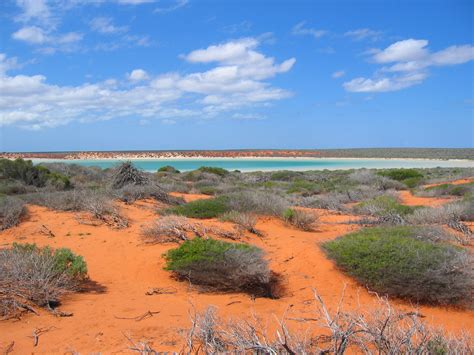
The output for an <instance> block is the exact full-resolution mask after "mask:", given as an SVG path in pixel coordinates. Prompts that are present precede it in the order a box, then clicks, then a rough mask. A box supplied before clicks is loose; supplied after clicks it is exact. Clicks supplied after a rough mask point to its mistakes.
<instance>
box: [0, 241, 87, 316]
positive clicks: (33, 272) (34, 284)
mask: <svg viewBox="0 0 474 355" xmlns="http://www.w3.org/2000/svg"><path fill="white" fill-rule="evenodd" d="M86 277H87V266H86V264H85V262H84V260H83V259H82V257H81V256H77V255H75V254H74V253H72V252H71V251H70V250H69V249H58V250H55V251H53V250H52V249H51V248H49V247H45V248H39V247H37V246H36V245H35V244H13V247H12V248H11V249H2V250H0V316H2V317H7V318H8V317H17V316H18V315H19V314H20V313H22V312H23V311H25V310H30V309H31V304H33V305H37V306H40V307H49V308H50V307H54V306H55V305H56V304H57V303H58V302H59V299H60V297H61V296H62V295H63V294H64V293H66V292H68V291H72V290H74V289H76V287H77V286H78V284H79V282H81V281H82V280H84V279H85V278H86Z"/></svg>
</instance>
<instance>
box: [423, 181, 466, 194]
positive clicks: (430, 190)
mask: <svg viewBox="0 0 474 355" xmlns="http://www.w3.org/2000/svg"><path fill="white" fill-rule="evenodd" d="M473 191H474V182H471V183H467V184H459V185H454V184H442V185H436V186H430V187H427V188H425V189H424V190H422V191H420V194H421V195H423V196H431V197H433V196H465V195H467V194H470V193H472V192H473Z"/></svg>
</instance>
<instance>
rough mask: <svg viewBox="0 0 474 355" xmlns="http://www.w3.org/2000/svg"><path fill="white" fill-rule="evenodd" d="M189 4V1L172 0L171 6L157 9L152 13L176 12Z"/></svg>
mask: <svg viewBox="0 0 474 355" xmlns="http://www.w3.org/2000/svg"><path fill="white" fill-rule="evenodd" d="M188 3H189V0H174V1H173V2H172V3H171V5H169V6H166V7H157V8H156V9H155V11H154V12H158V13H164V12H171V11H175V10H178V9H180V8H182V7H184V6H186V5H187V4H188Z"/></svg>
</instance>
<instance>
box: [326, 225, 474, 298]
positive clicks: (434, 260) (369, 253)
mask: <svg viewBox="0 0 474 355" xmlns="http://www.w3.org/2000/svg"><path fill="white" fill-rule="evenodd" d="M417 234H418V229H417V228H415V227H408V226H403V227H400V226H398V227H384V228H366V229H363V230H361V231H359V232H355V233H352V234H349V235H346V236H343V237H339V238H337V239H335V240H333V241H329V242H326V243H324V244H323V248H324V250H325V251H326V253H327V254H328V256H329V257H330V258H331V259H333V260H335V262H336V264H337V265H338V266H339V267H340V268H341V269H343V270H344V271H346V272H347V273H349V274H350V275H352V276H354V277H355V278H356V279H357V280H358V281H359V282H361V283H362V284H364V285H365V286H367V287H369V288H370V289H372V290H373V291H375V292H378V293H380V294H383V295H385V294H386V295H391V296H395V297H400V298H407V299H410V300H413V301H415V302H423V303H431V304H441V305H448V304H455V305H467V306H472V304H470V302H472V292H473V291H474V277H473V276H474V273H473V271H474V270H473V259H472V256H471V255H470V254H469V253H468V252H467V251H465V250H463V249H461V248H458V247H454V246H451V245H449V244H441V243H433V242H430V241H426V240H421V239H417V238H416V236H417Z"/></svg>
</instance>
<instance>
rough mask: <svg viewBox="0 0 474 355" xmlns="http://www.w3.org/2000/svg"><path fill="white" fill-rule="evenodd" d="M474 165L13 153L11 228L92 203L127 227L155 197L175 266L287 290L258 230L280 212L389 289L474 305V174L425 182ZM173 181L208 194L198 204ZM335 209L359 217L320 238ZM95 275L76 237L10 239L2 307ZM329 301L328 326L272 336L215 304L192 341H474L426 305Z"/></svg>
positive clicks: (36, 303) (226, 347) (0, 164)
mask: <svg viewBox="0 0 474 355" xmlns="http://www.w3.org/2000/svg"><path fill="white" fill-rule="evenodd" d="M473 176H474V171H473V170H472V169H448V168H436V169H390V170H368V169H361V170H355V171H308V172H296V171H278V172H253V173H241V172H238V171H232V172H231V171H226V170H224V169H221V168H213V167H202V168H200V169H198V170H195V171H191V172H181V173H179V171H177V170H176V169H174V168H172V167H164V168H161V169H159V171H157V172H155V173H147V172H143V171H140V170H139V169H136V168H135V167H134V166H133V165H132V164H131V163H129V162H126V163H123V164H122V165H120V166H117V167H115V168H114V169H106V170H101V169H96V168H86V167H81V166H78V165H67V164H59V163H54V164H42V165H38V166H34V165H32V164H31V162H26V161H22V160H15V161H8V160H5V159H3V160H0V230H7V229H9V228H14V227H15V226H17V225H18V224H20V223H21V222H22V220H24V219H26V218H27V216H28V205H39V206H44V207H47V208H49V209H53V210H60V211H73V212H81V214H80V215H81V217H80V218H86V217H84V215H87V216H89V218H91V219H92V220H94V221H96V222H97V223H103V224H105V225H107V226H110V227H112V228H120V229H125V228H127V227H128V226H129V221H128V218H127V217H126V216H125V215H124V213H123V206H124V205H126V204H133V203H135V202H137V201H140V200H145V199H146V200H149V201H152V202H153V204H151V206H153V207H152V208H153V213H156V218H155V219H154V220H153V221H151V222H149V223H147V224H144V225H142V226H141V232H139V233H140V234H141V235H140V237H141V238H142V240H143V241H144V242H145V243H146V244H147V247H149V248H152V247H153V246H151V245H148V244H157V243H160V244H161V243H169V249H167V250H168V251H167V252H166V253H165V254H164V255H162V257H163V260H164V263H165V270H166V271H168V272H169V275H170V276H172V277H173V278H174V279H176V280H178V281H185V282H186V283H187V284H189V285H191V286H192V287H193V289H197V290H198V291H200V292H213V293H229V292H244V293H246V294H249V295H250V296H251V297H267V298H270V299H271V298H278V297H280V296H282V295H284V289H283V288H282V287H281V284H282V280H284V278H285V275H277V274H275V273H273V272H272V270H271V269H270V267H269V258H268V256H267V255H266V254H265V252H264V248H258V247H256V246H255V244H257V243H255V241H256V240H257V239H255V238H258V240H259V241H265V238H266V235H265V233H262V232H261V231H260V230H259V228H260V225H259V223H262V221H266V220H271V221H277V223H279V224H280V225H281V226H282V228H283V227H284V228H291V229H293V230H296V229H298V230H300V231H301V232H298V233H300V235H312V234H310V233H314V236H315V238H314V244H313V245H312V246H311V245H308V248H322V250H323V251H324V252H325V253H326V255H327V257H328V258H330V259H331V260H333V261H334V263H335V265H337V267H338V269H339V270H340V271H341V272H344V273H347V274H348V275H350V276H352V277H353V278H354V279H355V280H357V282H358V283H359V284H361V285H362V286H364V287H367V288H368V289H369V290H370V291H373V292H376V293H377V294H378V295H379V296H380V297H386V296H387V297H392V298H400V299H403V300H407V301H409V302H412V303H414V304H430V305H442V306H451V305H453V306H456V307H460V308H462V309H465V308H467V309H472V307H473V304H472V299H473V292H474V259H473V256H472V251H471V249H469V248H467V246H472V230H471V225H472V224H470V223H471V222H473V221H474V207H473V206H474V193H473V192H474V184H473V183H472V182H469V181H467V182H465V183H461V184H456V185H455V184H452V183H449V182H448V183H443V184H440V185H436V186H428V187H426V186H425V185H427V184H430V183H436V182H445V181H450V180H455V179H462V178H466V177H473ZM401 191H409V192H410V193H411V195H410V196H415V197H420V198H422V197H428V198H442V199H445V200H443V201H442V202H443V203H442V204H439V205H438V206H436V207H428V206H421V205H420V206H416V205H407V204H406V203H405V202H404V201H403V199H402V198H401V195H400V192H401ZM171 192H184V193H194V194H205V195H208V196H207V197H208V198H206V199H197V200H195V201H192V202H187V203H185V201H184V200H183V199H182V198H179V197H175V196H176V195H174V196H173V195H171V194H170V193H171ZM324 210H326V211H324ZM328 213H331V214H334V215H337V214H347V215H348V216H349V217H350V220H348V222H340V223H352V224H356V225H357V226H355V227H354V228H358V229H359V228H360V229H359V230H358V231H356V232H353V233H351V234H348V235H342V236H339V237H338V238H336V239H333V240H329V241H327V242H325V243H323V244H319V243H318V238H317V233H318V230H319V227H320V226H321V225H322V224H323V223H325V222H324V215H325V214H328ZM78 215H79V214H78ZM78 218H79V217H78ZM81 222H83V223H87V221H84V220H81ZM209 222H212V223H215V224H216V225H211V224H210V223H209ZM218 223H220V224H219V226H217V225H218ZM336 223H339V222H336ZM352 224H351V226H353V225H352ZM220 225H223V226H226V227H225V228H224V227H220ZM229 225H230V226H231V228H233V229H230V228H227V226H229ZM325 227H327V225H326V226H325ZM259 245H260V244H259ZM288 248H291V245H289V246H288ZM295 257H297V256H295ZM315 272H317V271H315ZM86 277H87V268H86V265H85V261H84V260H83V259H82V258H81V257H80V256H76V255H75V254H73V253H72V252H71V251H70V250H67V249H57V250H52V249H50V248H39V247H36V246H33V245H23V246H22V245H14V246H12V247H6V248H3V249H0V316H2V317H4V318H9V317H17V316H18V314H21V313H22V312H24V311H25V310H30V309H34V307H46V308H54V307H55V306H56V305H57V304H58V303H59V302H60V300H61V297H62V295H63V294H65V293H66V292H71V291H74V290H77V289H78V287H79V285H80V284H81V282H82V281H83V280H85V279H86ZM316 299H317V300H318V302H319V303H320V306H321V307H320V311H321V315H322V318H321V319H322V320H323V321H325V322H326V323H325V324H326V327H327V329H328V330H329V333H330V335H328V336H325V337H322V336H320V337H319V338H314V339H313V338H311V337H307V338H304V337H303V336H302V335H301V334H296V333H292V332H291V331H290V330H289V329H288V328H286V325H285V324H284V323H281V324H280V326H281V329H280V332H279V333H277V334H275V335H274V336H269V337H268V338H266V337H264V336H263V335H262V334H263V330H262V329H259V328H257V327H254V326H251V325H250V323H239V322H237V323H235V322H234V323H229V324H224V323H222V320H220V319H219V318H218V317H217V315H216V313H215V312H214V311H213V310H212V309H210V310H208V311H206V312H205V313H203V314H196V315H195V317H194V318H193V329H192V330H191V331H190V333H189V336H188V339H187V346H188V348H189V349H188V350H189V351H190V352H193V350H195V349H197V347H199V348H200V349H201V350H202V351H205V352H208V353H215V352H223V351H230V352H232V351H236V352H240V351H244V350H245V351H247V350H248V349H253V350H254V351H259V352H261V353H288V354H292V353H314V352H321V351H323V352H324V351H330V352H334V353H338V354H342V353H343V352H344V351H346V350H348V349H357V350H361V351H365V350H367V349H370V351H373V350H374V349H375V350H377V352H380V353H384V354H391V353H400V352H409V353H440V354H445V353H451V352H452V351H454V352H456V351H459V353H462V352H463V351H465V350H466V349H468V346H469V342H468V341H464V340H462V339H451V338H449V337H447V336H445V335H443V334H442V333H440V332H437V331H435V330H433V329H429V328H427V327H426V326H425V325H423V323H422V321H421V320H420V319H419V317H417V316H415V315H413V314H408V313H407V314H403V313H396V311H394V310H392V309H390V306H389V305H388V304H387V305H385V306H384V307H385V308H384V307H382V309H383V311H380V312H379V313H377V314H376V313H375V312H372V313H371V314H368V315H362V314H361V313H344V312H339V311H338V312H337V313H336V314H331V313H330V312H328V311H327V310H326V309H325V307H324V304H323V303H322V301H321V300H320V298H318V296H316ZM387 307H388V308H387ZM388 309H390V311H388ZM383 324H385V326H384V325H383ZM380 332H381V333H380ZM384 332H385V333H384ZM380 334H383V336H382V335H380ZM303 338H304V339H303ZM382 338H383V341H382V340H381V339H382ZM270 339H272V340H270ZM364 349H365V350H364Z"/></svg>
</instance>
